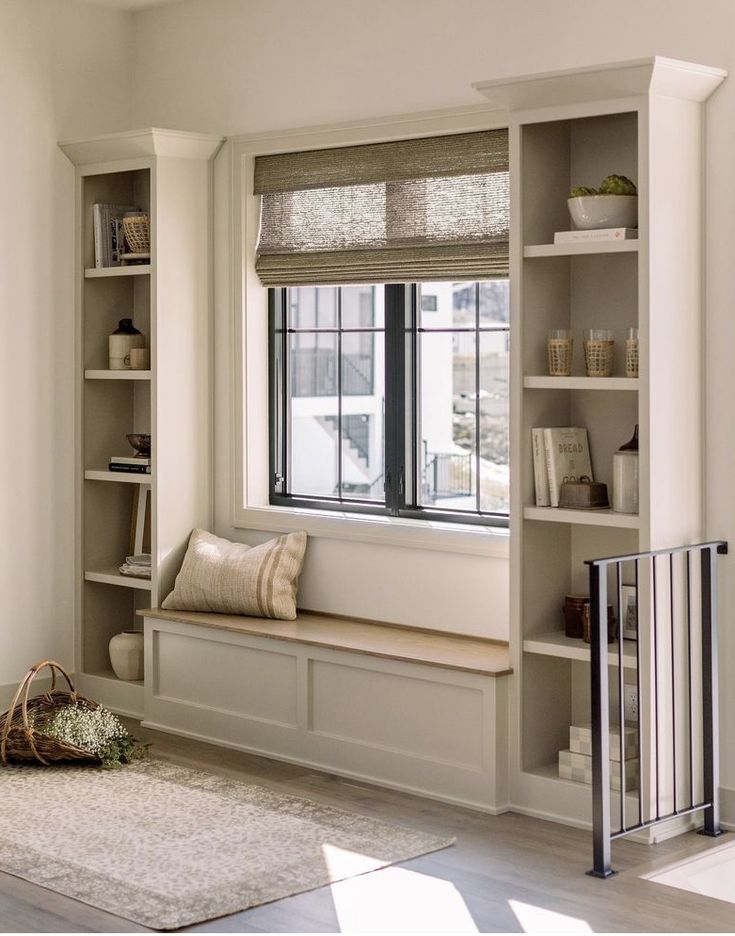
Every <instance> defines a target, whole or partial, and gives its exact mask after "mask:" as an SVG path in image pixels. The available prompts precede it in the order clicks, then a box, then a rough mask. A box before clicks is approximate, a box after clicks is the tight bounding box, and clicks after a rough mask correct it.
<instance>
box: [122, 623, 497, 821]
mask: <svg viewBox="0 0 735 936" xmlns="http://www.w3.org/2000/svg"><path fill="white" fill-rule="evenodd" d="M138 613H139V614H140V615H141V616H142V617H143V618H144V620H145V635H146V637H145V639H146V678H145V706H144V708H145V718H144V722H143V723H144V725H145V726H147V727H150V728H156V729H159V730H164V731H170V732H173V733H176V734H181V735H186V736H188V737H193V738H198V739H200V740H203V741H208V742H211V743H214V744H222V745H226V746H228V747H234V748H238V749H240V750H245V751H250V752H253V753H256V754H262V755H264V756H266V757H273V758H277V759H280V760H287V761H291V762H293V763H299V764H303V765H305V766H310V767H314V768H318V769H321V770H327V771H330V772H332V773H336V774H341V775H344V776H348V777H352V778H355V779H360V780H365V781H368V782H371V783H378V784H381V785H384V786H390V787H393V788H396V789H402V790H407V791H410V792H415V793H420V794H422V795H425V796H431V797H434V798H437V799H442V800H446V801H448V802H453V803H461V804H464V805H467V806H472V807H474V808H479V809H483V810H485V811H488V812H501V811H503V810H504V809H505V808H507V772H508V771H507V699H508V689H507V683H508V680H507V678H506V677H508V676H509V675H510V674H511V668H510V661H509V651H508V646H507V645H506V644H502V643H497V642H494V641H490V640H484V639H480V638H476V637H466V636H462V635H458V634H449V633H445V632H438V631H430V630H417V629H414V628H408V627H402V626H398V625H391V624H384V623H380V622H373V621H364V620H359V619H354V618H343V617H337V616H335V615H326V614H319V613H315V612H311V611H300V612H299V614H298V616H297V618H296V620H295V621H274V620H271V619H268V618H257V617H244V616H236V615H227V614H206V613H199V612H190V611H162V610H160V609H148V610H145V611H140V612H138Z"/></svg>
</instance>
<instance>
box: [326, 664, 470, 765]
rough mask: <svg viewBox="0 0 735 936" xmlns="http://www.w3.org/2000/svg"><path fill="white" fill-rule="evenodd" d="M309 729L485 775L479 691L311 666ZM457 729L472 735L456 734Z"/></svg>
mask: <svg viewBox="0 0 735 936" xmlns="http://www.w3.org/2000/svg"><path fill="white" fill-rule="evenodd" d="M309 684H310V687H311V710H310V719H309V727H310V730H311V731H313V732H316V733H318V734H322V735H326V736H329V737H332V738H337V739H341V740H344V741H357V742H360V743H363V744H371V745H373V746H377V747H381V748H383V749H385V750H386V751H388V750H391V749H392V750H394V751H395V752H396V753H402V754H415V755H417V756H419V757H425V758H428V759H430V760H434V761H441V762H445V763H449V764H452V765H454V766H457V767H466V768H470V769H474V770H482V768H483V764H484V759H485V758H484V751H483V744H482V735H481V732H480V731H478V730H475V729H476V728H478V727H480V726H482V725H483V722H484V718H483V702H484V700H483V693H482V691H481V690H480V689H477V688H469V687H466V686H456V685H448V684H446V683H438V682H436V680H428V679H421V678H411V677H410V676H408V675H407V674H405V673H402V674H401V675H400V676H396V675H393V674H391V673H384V672H376V671H375V670H374V669H364V668H362V667H356V666H354V665H349V666H348V665H343V664H335V663H326V662H322V661H320V660H312V661H311V678H310V680H309ZM459 725H465V726H473V730H469V731H462V730H458V726H459Z"/></svg>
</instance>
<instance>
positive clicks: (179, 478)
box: [62, 130, 221, 715]
mask: <svg viewBox="0 0 735 936" xmlns="http://www.w3.org/2000/svg"><path fill="white" fill-rule="evenodd" d="M220 142H221V141H220V140H219V139H218V138H214V137H209V136H204V135H200V134H186V133H176V132H171V131H161V130H149V131H141V132H136V133H127V134H119V135H118V134H115V135H111V136H106V137H101V138H98V139H93V140H83V141H79V142H74V143H65V144H62V149H63V151H64V152H65V153H66V155H67V156H68V157H69V159H71V161H72V162H73V163H74V164H75V165H76V175H77V199H76V215H77V218H76V227H77V252H76V264H77V271H78V279H77V284H78V289H77V360H76V366H77V374H78V383H77V420H76V425H77V431H76V434H77V485H76V496H77V589H76V606H77V611H76V618H77V626H76V647H75V650H76V652H75V656H76V662H75V672H76V682H77V686H78V687H79V689H80V690H81V691H82V692H84V693H88V694H89V695H91V696H93V697H94V698H95V699H97V700H98V701H100V702H102V703H103V704H106V705H109V706H110V707H112V708H115V709H116V710H118V711H122V712H127V713H129V714H131V715H141V714H142V712H143V691H144V682H143V681H141V682H125V681H122V680H118V679H117V678H116V676H115V675H114V673H113V671H112V668H111V665H110V659H109V653H108V645H109V642H110V639H111V637H113V636H114V635H115V634H116V633H119V632H120V631H122V630H133V629H136V628H139V627H140V623H139V619H138V618H136V611H137V610H139V609H141V608H145V607H150V606H151V605H153V606H155V605H157V604H158V603H159V601H160V600H161V599H162V598H163V597H164V596H165V595H166V594H167V593H168V591H169V590H170V588H171V586H172V583H173V577H174V575H175V572H176V570H177V568H178V564H179V563H180V560H181V557H182V556H183V551H184V549H185V546H186V542H187V538H188V535H189V532H190V531H191V529H192V528H193V527H195V526H203V527H206V526H208V525H210V522H211V464H210V457H211V456H210V452H211V445H210V442H209V438H210V432H211V426H210V420H209V397H210V392H211V388H210V380H211V375H210V371H209V360H210V343H211V301H210V287H211V279H210V276H211V273H210V246H211V245H210V239H211V229H210V213H211V204H210V201H211V160H212V158H213V156H214V154H215V153H216V151H217V149H218V147H219V145H220ZM96 203H103V204H119V205H135V206H136V207H138V208H140V209H142V210H144V211H146V212H148V213H149V215H150V221H151V251H150V253H151V257H150V263H144V264H139V265H129V266H113V267H103V268H99V267H96V266H95V251H94V223H93V205H94V204H96ZM184 274H185V275H184ZM121 318H130V319H132V321H133V324H134V326H135V327H136V328H137V329H138V330H139V331H140V332H142V333H143V335H144V336H145V337H146V344H147V346H148V347H149V348H150V355H151V364H150V369H149V370H140V371H134V370H111V369H110V367H109V355H108V337H109V335H110V334H111V333H112V331H113V330H114V329H115V327H116V325H117V323H118V321H119V320H120V319H121ZM128 433H150V435H151V441H152V467H151V473H150V474H132V473H129V472H123V471H110V470H109V469H108V465H109V461H110V458H111V457H112V456H122V455H128V456H132V455H134V452H133V449H132V448H131V447H130V445H129V443H128V442H127V439H126V436H127V434H128ZM136 495H137V497H138V498H140V497H144V498H148V499H149V507H148V517H149V519H148V521H147V522H148V523H149V525H150V550H151V557H152V558H151V578H150V579H145V578H138V577H131V576H126V575H123V574H121V572H120V566H121V564H122V563H123V561H124V559H125V557H126V555H128V554H129V553H130V552H131V551H132V550H131V523H132V513H133V503H134V497H135V496H136Z"/></svg>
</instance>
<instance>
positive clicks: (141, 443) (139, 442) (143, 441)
mask: <svg viewBox="0 0 735 936" xmlns="http://www.w3.org/2000/svg"><path fill="white" fill-rule="evenodd" d="M126 438H127V440H128V442H129V443H130V444H131V445H132V446H133V448H134V449H135V455H136V457H137V458H150V454H151V436H150V433H148V432H129V433H128V434H127V436H126Z"/></svg>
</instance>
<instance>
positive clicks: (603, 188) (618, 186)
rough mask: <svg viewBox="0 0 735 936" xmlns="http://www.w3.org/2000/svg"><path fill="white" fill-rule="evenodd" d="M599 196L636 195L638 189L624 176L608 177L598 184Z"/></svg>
mask: <svg viewBox="0 0 735 936" xmlns="http://www.w3.org/2000/svg"><path fill="white" fill-rule="evenodd" d="M597 191H598V193H599V194H600V195H637V194H638V189H637V188H636V187H635V182H631V181H630V179H628V178H626V176H624V175H609V176H605V178H604V179H603V180H602V182H600V187H599V189H598V190H597Z"/></svg>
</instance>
